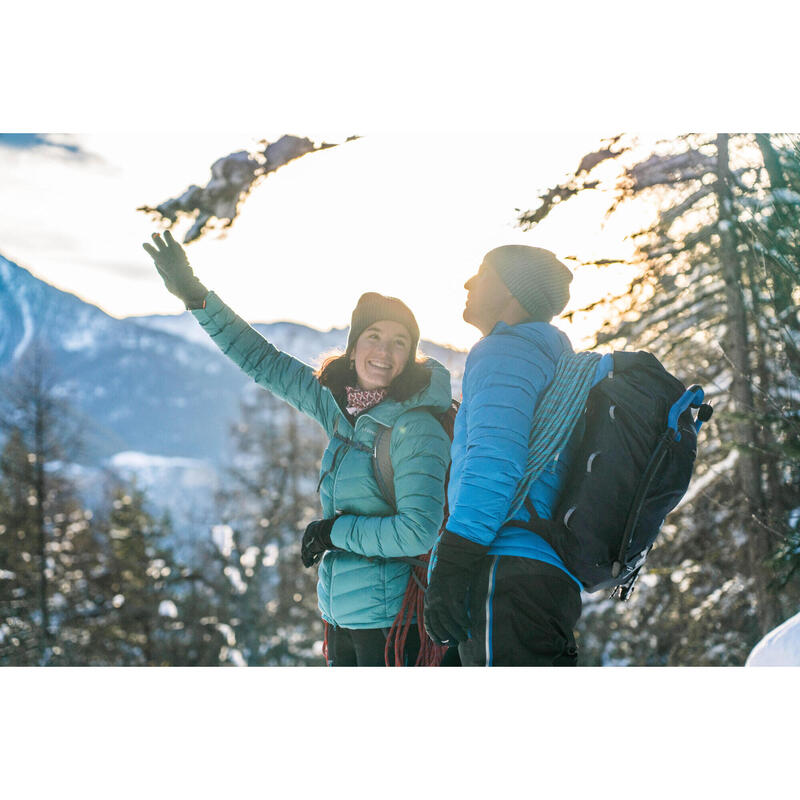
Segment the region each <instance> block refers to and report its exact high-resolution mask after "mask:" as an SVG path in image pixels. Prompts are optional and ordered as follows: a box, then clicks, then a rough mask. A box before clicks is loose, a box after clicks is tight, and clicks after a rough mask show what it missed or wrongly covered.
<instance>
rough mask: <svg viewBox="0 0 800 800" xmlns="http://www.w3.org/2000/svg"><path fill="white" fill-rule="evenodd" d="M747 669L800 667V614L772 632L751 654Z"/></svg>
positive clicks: (746, 664) (746, 663)
mask: <svg viewBox="0 0 800 800" xmlns="http://www.w3.org/2000/svg"><path fill="white" fill-rule="evenodd" d="M745 666H746V667H800V612H798V613H797V614H795V615H794V616H793V617H790V618H789V619H787V620H786V622H784V623H783V624H782V625H779V626H778V627H777V628H775V630H772V631H770V632H769V633H768V634H767V635H766V636H765V637H764V638H763V639H762V640H761V641H760V642H759V643H758V644H757V645H756V646H755V647H754V648H753V649H752V651H751V652H750V655H749V656H748V657H747V661H746V662H745Z"/></svg>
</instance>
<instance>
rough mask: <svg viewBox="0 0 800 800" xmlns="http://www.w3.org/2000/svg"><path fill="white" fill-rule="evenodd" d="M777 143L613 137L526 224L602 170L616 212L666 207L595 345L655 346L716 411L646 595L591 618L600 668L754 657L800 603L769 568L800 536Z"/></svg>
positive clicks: (793, 294) (591, 183)
mask: <svg viewBox="0 0 800 800" xmlns="http://www.w3.org/2000/svg"><path fill="white" fill-rule="evenodd" d="M767 140H768V141H767ZM773 141H774V139H773V137H766V139H764V137H761V138H760V139H759V138H757V137H755V136H753V135H736V136H729V135H728V134H717V135H694V134H693V135H687V136H682V137H679V138H677V139H675V140H670V141H663V142H659V143H657V144H656V146H655V147H654V148H653V149H652V150H643V149H642V147H641V146H638V145H637V142H636V141H635V140H632V139H628V138H623V137H616V138H615V139H613V140H610V141H608V142H606V143H604V146H603V147H601V148H600V149H599V150H598V151H597V152H596V153H591V154H588V155H587V156H586V157H585V158H584V159H583V160H582V162H581V165H580V166H579V168H578V170H576V172H575V173H574V174H573V175H571V176H569V178H568V179H567V180H566V181H565V182H564V183H563V184H562V185H561V186H558V187H554V188H553V189H551V190H549V191H548V192H546V193H545V194H543V195H542V197H541V198H540V201H541V202H540V205H539V206H538V207H537V208H536V209H533V210H532V211H530V212H526V213H525V214H523V215H522V216H521V218H520V222H521V224H522V225H523V226H524V227H531V226H532V225H535V224H537V223H538V222H539V221H540V220H541V219H543V218H544V217H545V216H547V214H549V213H551V212H552V210H553V209H554V208H555V207H556V206H557V204H558V203H559V202H560V201H563V200H568V199H569V198H570V197H573V196H575V195H578V194H580V193H582V192H586V191H592V190H595V189H598V188H604V180H603V178H602V173H603V171H604V170H605V171H609V167H610V166H612V167H615V168H616V169H617V173H616V174H617V175H618V176H619V177H618V180H617V183H616V186H615V189H614V194H615V199H614V202H613V204H612V206H611V208H610V209H609V213H610V214H614V213H615V212H616V211H617V210H618V209H619V208H620V207H621V206H622V205H623V204H626V203H631V202H646V203H650V204H652V205H654V206H655V207H656V209H657V213H656V215H655V220H654V221H653V224H652V225H650V226H649V227H648V228H647V229H645V230H643V231H639V232H637V233H635V234H634V235H633V236H634V241H635V242H636V244H637V252H636V257H635V264H636V266H637V267H638V272H637V274H636V276H635V278H634V280H633V281H632V283H631V286H630V289H629V291H628V292H627V293H626V295H624V296H623V297H618V298H613V299H612V300H610V301H609V302H606V303H601V304H600V307H602V308H603V310H604V311H605V313H606V321H605V324H604V325H603V326H602V327H601V329H600V330H599V332H598V335H597V337H596V342H595V346H596V347H599V346H604V345H605V346H611V347H613V348H615V349H622V348H626V349H639V348H641V349H647V350H650V351H651V352H653V353H654V354H655V355H656V356H657V357H658V358H659V359H660V360H661V361H662V363H664V365H665V366H666V367H667V369H669V370H670V371H671V372H673V373H674V374H676V375H677V376H678V377H679V378H681V379H682V380H683V381H684V382H685V383H686V384H687V385H689V384H691V383H699V384H701V385H702V386H704V388H705V389H706V390H707V397H708V398H709V399H710V400H711V401H712V402H713V403H714V405H715V414H714V418H713V419H712V421H711V423H710V424H709V425H707V426H706V427H705V428H704V429H703V432H702V434H701V437H700V443H699V458H698V462H697V465H696V469H695V478H694V487H695V488H692V487H690V491H689V493H688V495H687V498H686V500H685V501H684V503H683V504H682V505H681V506H680V507H679V508H678V509H676V511H675V512H673V514H672V515H671V516H670V517H669V518H668V520H667V524H666V525H665V526H664V528H663V533H662V536H661V537H660V539H659V543H658V544H657V546H656V548H655V549H654V551H653V553H652V555H651V557H650V559H649V560H648V565H649V566H648V569H647V573H646V575H645V578H644V584H645V587H643V588H641V589H640V590H639V593H638V596H636V595H635V596H634V600H633V601H632V602H631V604H630V605H629V606H628V607H612V606H609V605H608V604H603V603H598V604H596V605H595V606H594V607H593V608H592V609H588V608H587V613H586V614H585V615H584V619H583V621H582V630H581V633H582V634H583V640H584V642H583V644H584V652H585V653H587V655H588V658H589V661H590V662H592V663H602V662H605V663H608V662H614V661H630V660H633V661H635V662H636V663H742V662H743V660H744V658H745V657H746V655H747V652H748V651H749V648H750V647H751V646H752V645H753V644H754V643H755V641H757V640H758V638H760V636H761V635H763V634H764V633H765V632H766V631H767V630H769V629H770V628H771V627H773V626H774V625H775V624H776V623H777V622H779V621H781V619H783V618H785V616H786V615H787V612H788V611H789V610H790V609H791V607H792V604H793V603H794V602H795V597H796V594H793V593H792V590H790V589H787V587H786V586H784V588H783V589H782V590H781V591H778V590H777V589H778V587H777V586H776V583H775V580H774V578H775V570H774V565H773V562H772V561H771V558H774V557H775V554H776V553H777V552H780V550H781V548H782V546H784V545H785V543H786V541H787V532H788V530H789V528H788V519H789V514H790V508H791V503H792V500H791V497H792V494H793V493H792V491H791V490H790V489H789V487H790V484H791V475H792V474H794V475H796V471H794V472H793V468H792V466H791V459H790V453H791V451H792V445H791V442H792V441H793V440H794V441H796V431H797V415H796V409H797V386H798V373H797V370H796V367H794V368H792V367H791V359H792V356H791V352H790V351H791V346H790V345H789V344H788V342H791V334H789V335H788V336H787V335H785V333H784V332H781V331H780V327H781V326H780V325H777V324H774V323H775V321H776V320H778V319H780V320H782V322H783V324H784V325H787V324H789V323H788V321H787V317H791V316H792V314H794V319H795V320H796V303H797V289H796V287H797V280H796V278H797V265H798V260H797V250H796V245H793V244H792V243H791V242H789V241H788V240H787V236H786V229H787V225H786V223H787V217H786V216H785V213H788V212H787V211H786V205H787V204H786V203H785V202H782V201H781V195H780V191H778V192H776V190H775V188H774V187H773V185H771V184H770V181H769V176H768V173H769V169H768V168H767V166H766V165H767V161H768V158H767V157H766V156H765V155H764V154H765V152H769V151H768V150H767V149H766V145H767V144H771V143H772V142H773ZM776 161H777V162H778V163H781V155H780V153H778V154H777V155H776ZM600 165H603V166H602V167H600ZM773 166H774V165H773ZM598 168H599V169H598ZM773 171H774V170H773ZM783 174H784V175H785V171H784V173H783ZM777 188H778V190H780V189H781V188H782V187H781V186H778V187H777ZM778 208H780V209H782V211H783V213H784V216H783V219H782V221H781V222H780V224H779V223H778V219H776V211H775V209H778ZM776 225H777V226H778V229H777V230H776ZM778 230H780V231H781V233H778ZM795 230H796V229H795ZM789 238H791V237H789ZM604 262H606V260H604V259H602V258H600V259H597V262H596V263H604ZM789 298H795V299H794V302H791V301H790V300H789ZM791 309H794V310H793V311H792V310H791ZM791 324H792V325H793V324H794V322H792V323H791ZM773 325H774V327H773ZM791 398H794V399H793V400H791ZM795 470H796V468H795ZM795 496H796V495H795ZM648 585H649V587H648Z"/></svg>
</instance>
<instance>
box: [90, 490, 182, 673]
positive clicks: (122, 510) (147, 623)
mask: <svg viewBox="0 0 800 800" xmlns="http://www.w3.org/2000/svg"><path fill="white" fill-rule="evenodd" d="M96 528H97V530H98V531H99V535H100V536H101V538H102V540H103V542H104V558H103V563H102V567H101V569H99V570H98V571H97V572H96V574H94V575H93V576H92V589H93V595H94V597H95V602H96V606H97V607H98V609H102V612H103V613H99V614H97V615H96V617H95V621H94V624H91V625H89V626H88V628H87V630H88V632H89V633H90V638H91V643H92V644H93V649H94V653H95V657H96V658H98V659H99V660H100V661H101V662H102V663H106V664H118V665H126V666H136V665H147V666H154V665H155V666H168V665H170V664H173V663H175V662H176V659H179V658H180V655H179V650H180V648H179V646H178V643H177V642H176V640H177V639H178V638H179V632H180V631H181V629H182V627H183V626H182V623H181V621H180V620H179V619H178V609H177V605H176V602H175V596H176V594H177V591H176V589H175V586H176V584H178V583H179V582H180V577H181V568H180V566H179V565H178V564H176V562H175V559H174V557H173V554H172V551H171V548H170V547H169V546H168V541H169V539H170V538H171V528H170V527H169V525H168V524H165V520H156V519H155V518H154V517H153V516H152V514H151V513H150V512H149V511H148V510H147V508H146V498H145V495H144V493H143V492H142V491H140V490H139V489H137V488H136V487H135V486H120V485H117V486H114V487H113V488H112V489H111V497H110V503H109V507H108V508H107V509H106V510H105V512H104V513H103V514H102V515H100V518H99V519H98V520H96Z"/></svg>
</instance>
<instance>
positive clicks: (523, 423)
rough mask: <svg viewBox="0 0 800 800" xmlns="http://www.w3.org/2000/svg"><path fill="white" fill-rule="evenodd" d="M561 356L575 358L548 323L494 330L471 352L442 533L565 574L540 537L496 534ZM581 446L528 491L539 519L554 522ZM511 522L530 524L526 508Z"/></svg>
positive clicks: (503, 530)
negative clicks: (541, 399)
mask: <svg viewBox="0 0 800 800" xmlns="http://www.w3.org/2000/svg"><path fill="white" fill-rule="evenodd" d="M565 352H572V346H571V345H570V342H569V339H568V338H567V337H566V335H565V334H564V333H563V332H562V331H560V330H559V329H558V328H556V327H555V326H553V325H550V324H549V323H546V322H527V323H522V324H519V325H513V326H510V325H506V324H505V323H504V322H499V323H497V325H495V327H494V329H493V330H492V332H491V333H490V334H489V335H488V336H486V337H485V338H483V339H481V341H479V342H478V343H477V344H476V345H475V346H474V347H473V348H472V350H471V351H470V353H469V356H468V357H467V363H466V367H465V370H464V379H463V382H462V391H463V397H462V401H461V408H460V409H459V411H458V416H457V417H456V421H455V429H454V436H453V447H452V451H451V452H452V464H451V467H450V484H449V490H448V503H449V508H450V517H449V519H448V522H447V529H448V530H449V531H452V532H453V533H457V534H458V535H459V536H463V537H464V538H465V539H470V540H471V541H474V542H478V543H480V544H484V545H489V553H490V554H497V555H510V556H524V557H527V558H533V559H537V560H539V561H545V562H547V563H549V564H553V565H555V566H557V567H559V568H560V569H562V570H564V572H566V573H567V574H570V573H569V572H568V570H567V569H566V567H565V566H564V564H563V562H562V561H561V559H560V558H559V557H558V555H557V554H556V552H555V550H553V548H552V547H551V546H550V545H549V544H548V543H547V542H546V541H545V540H544V539H542V538H541V537H540V536H538V535H536V534H535V533H532V532H531V531H528V530H526V529H524V528H520V527H518V526H514V525H507V526H505V527H501V526H502V525H503V522H504V521H505V519H506V516H507V515H508V511H509V508H510V506H511V501H512V499H513V497H514V493H515V490H516V487H517V485H518V484H519V482H520V481H521V480H522V478H523V476H524V473H525V465H526V462H527V459H528V439H529V435H530V430H531V425H532V422H533V414H534V411H535V409H536V404H537V402H538V400H539V397H540V395H541V394H542V392H543V391H544V390H545V389H546V388H547V386H548V385H549V384H550V382H551V381H552V380H553V376H554V374H555V369H556V365H557V364H558V360H559V358H560V357H561V355H562V353H565ZM578 443H579V436H578V435H573V436H572V437H571V439H570V442H569V444H568V445H567V447H565V448H564V450H562V451H561V453H559V455H558V457H557V458H556V459H555V460H554V461H553V462H552V463H551V464H550V465H549V466H547V467H546V468H545V470H544V472H543V473H542V474H541V475H540V476H539V478H538V479H537V480H535V481H534V482H533V484H532V485H531V488H530V492H529V493H528V497H529V498H530V500H531V501H532V502H533V506H534V508H535V509H536V512H537V513H538V514H539V516H540V517H542V518H543V519H551V517H552V512H553V509H554V507H555V505H556V503H557V501H558V497H559V494H560V491H561V488H562V486H563V483H564V479H565V476H566V473H567V470H568V467H569V463H570V461H571V459H572V456H573V455H574V452H575V449H576V447H577V445H578ZM516 517H517V518H518V519H521V520H523V521H529V520H530V515H529V514H528V512H527V510H526V509H525V508H522V509H520V511H519V512H517V514H516ZM572 577H574V576H572ZM576 582H577V581H576ZM578 585H580V583H579V584H578Z"/></svg>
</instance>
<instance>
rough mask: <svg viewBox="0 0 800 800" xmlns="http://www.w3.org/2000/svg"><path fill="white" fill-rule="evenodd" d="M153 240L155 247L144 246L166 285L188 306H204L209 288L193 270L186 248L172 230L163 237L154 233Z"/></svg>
mask: <svg viewBox="0 0 800 800" xmlns="http://www.w3.org/2000/svg"><path fill="white" fill-rule="evenodd" d="M153 242H155V245H156V246H155V247H153V245H151V244H147V243H145V244H143V245H142V247H143V248H144V249H145V251H146V252H147V253H148V254H149V255H150V257H151V258H152V259H153V261H154V262H155V265H156V269H157V270H158V274H159V275H161V278H162V279H163V281H164V285H165V286H166V287H167V289H168V290H169V291H170V292H172V294H174V295H175V296H176V297H179V298H180V299H181V300H183V302H184V304H185V305H186V308H202V307H203V301H204V300H205V297H206V295H207V294H208V289H206V287H205V286H203V284H202V283H200V281H199V280H198V279H197V276H196V275H195V274H194V272H193V271H192V268H191V266H190V265H189V259H188V258H186V252H185V251H184V249H183V248H182V247H181V246H180V245H179V244H178V242H176V241H175V239H174V238H173V236H172V233H170V231H165V233H164V238H163V239H162V238H161V235H160V234H158V233H154V234H153Z"/></svg>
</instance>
